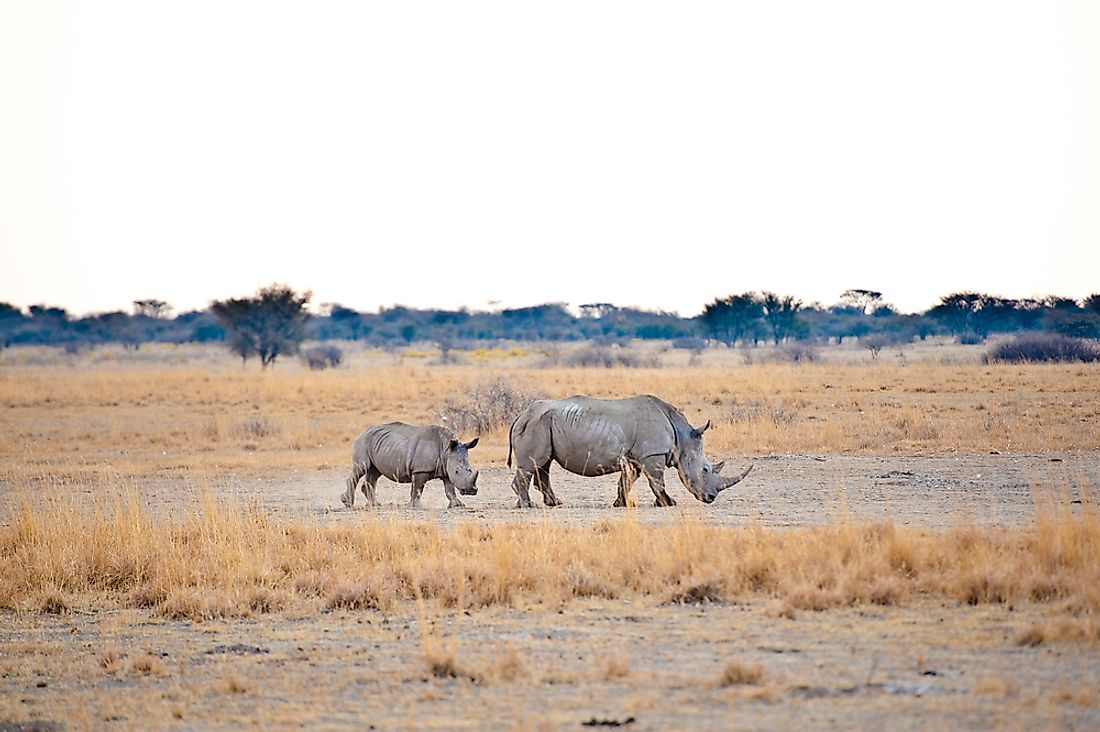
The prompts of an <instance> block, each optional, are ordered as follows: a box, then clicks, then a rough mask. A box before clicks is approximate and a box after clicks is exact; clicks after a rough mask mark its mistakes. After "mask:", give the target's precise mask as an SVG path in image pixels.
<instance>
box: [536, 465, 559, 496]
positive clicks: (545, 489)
mask: <svg viewBox="0 0 1100 732" xmlns="http://www.w3.org/2000/svg"><path fill="white" fill-rule="evenodd" d="M535 487H536V488H538V489H539V490H540V491H542V502H543V503H545V504H546V505H547V506H560V505H561V501H560V500H558V497H557V496H556V495H554V489H553V488H552V487H551V486H550V463H546V465H543V466H542V467H541V468H535Z"/></svg>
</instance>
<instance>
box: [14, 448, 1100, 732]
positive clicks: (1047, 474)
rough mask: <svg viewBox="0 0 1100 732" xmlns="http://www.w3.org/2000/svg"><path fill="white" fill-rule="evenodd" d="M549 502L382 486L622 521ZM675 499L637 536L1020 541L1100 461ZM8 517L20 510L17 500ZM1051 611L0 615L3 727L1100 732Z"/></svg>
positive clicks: (912, 471)
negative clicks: (1026, 639) (881, 531)
mask: <svg viewBox="0 0 1100 732" xmlns="http://www.w3.org/2000/svg"><path fill="white" fill-rule="evenodd" d="M735 462H736V461H735ZM554 480H555V486H556V490H557V491H558V494H559V496H560V497H561V498H563V499H564V500H565V501H566V505H565V506H563V507H561V508H557V509H553V510H532V511H519V510H516V509H513V508H511V507H510V506H511V504H512V493H511V490H510V488H509V481H510V476H509V474H508V472H507V471H506V470H504V469H486V470H483V472H482V478H481V491H480V492H479V494H478V495H477V496H472V497H468V498H467V499H466V500H467V504H468V505H467V508H466V509H460V510H447V509H445V508H444V507H443V506H444V505H445V502H444V499H443V492H442V486H441V485H439V484H438V483H433V484H429V487H428V489H427V490H426V491H425V504H426V507H425V508H424V509H421V510H411V509H408V508H407V507H405V506H404V505H403V503H404V501H405V500H407V493H406V491H407V488H406V487H405V486H397V485H394V484H391V483H387V482H382V483H380V490H379V496H380V498H381V500H382V501H383V503H384V504H386V505H384V506H383V507H381V508H380V509H376V510H375V511H376V512H377V513H379V514H381V515H383V516H386V517H390V518H393V519H395V520H405V519H416V520H435V521H440V522H443V523H454V522H458V521H485V522H501V521H517V520H518V521H542V520H550V521H568V522H571V523H578V524H585V523H594V522H597V521H601V520H605V519H609V518H610V519H615V518H616V517H619V516H623V515H625V514H626V512H624V511H614V510H612V509H610V508H608V504H609V503H610V502H611V500H612V499H613V497H614V490H615V478H614V476H612V477H606V478H591V479H582V478H577V477H574V476H569V475H566V474H565V473H564V472H563V471H560V470H555V472H554ZM668 480H669V485H670V493H671V494H672V495H673V496H674V497H675V498H676V499H677V500H678V501H679V506H677V507H676V508H674V509H671V510H668V509H665V510H662V509H657V508H654V507H653V506H652V505H651V497H650V493H649V489H648V486H646V485H645V483H644V482H639V484H638V485H636V486H635V493H634V495H635V497H636V498H637V499H638V500H639V503H640V505H639V506H638V508H637V509H636V510H635V511H631V512H630V515H631V516H633V517H635V518H636V519H637V520H640V521H646V522H649V521H653V522H658V521H678V520H684V519H687V520H703V521H707V522H718V523H725V524H729V525H734V526H743V525H748V524H751V523H753V522H759V523H760V524H762V525H769V526H801V525H813V524H822V523H831V522H838V521H843V520H845V517H850V518H851V519H852V520H856V521H886V520H889V521H894V522H897V523H899V524H911V525H918V526H928V527H948V526H956V525H973V524H982V525H984V524H993V525H1017V524H1028V523H1031V522H1033V521H1034V519H1035V515H1036V510H1037V508H1036V507H1037V505H1051V506H1058V507H1059V510H1061V509H1066V510H1070V511H1080V510H1082V506H1083V505H1084V504H1081V503H1079V502H1080V501H1082V500H1084V501H1085V503H1086V504H1087V503H1088V502H1089V501H1090V500H1092V499H1094V498H1095V490H1096V486H1097V485H1100V455H1097V454H1095V453H1066V454H1061V455H1050V454H1048V455H1004V454H996V455H990V454H961V455H926V456H888V457H866V456H863V457H842V456H828V457H818V456H775V457H769V458H766V459H757V460H756V467H755V470H754V472H753V473H752V474H751V475H750V476H749V478H747V479H746V480H745V481H744V483H743V484H741V485H739V486H737V487H735V488H734V489H731V490H730V491H729V492H728V493H725V494H723V495H722V496H721V497H720V499H719V501H718V502H716V503H715V504H713V505H712V506H709V507H708V506H703V505H702V504H699V503H698V502H696V501H695V500H694V499H692V498H691V497H690V496H689V495H688V494H687V492H686V491H685V490H684V489H683V488H682V487H681V486H680V485H679V482H678V479H677V478H675V477H674V472H673V471H669V475H668ZM123 487H129V488H132V489H133V490H135V491H137V492H138V493H139V494H140V495H143V496H145V497H147V498H148V500H149V502H150V504H151V505H153V506H156V507H157V508H158V510H186V506H187V505H188V500H189V498H188V497H189V496H190V495H191V494H193V493H194V492H195V491H196V490H199V489H202V488H210V489H212V490H214V491H215V492H216V493H223V492H230V493H233V494H236V495H237V496H239V497H240V498H241V499H242V500H245V501H251V500H255V501H259V502H260V503H261V504H262V505H263V506H264V507H265V508H267V509H269V510H271V511H272V512H273V513H277V514H284V515H287V514H289V515H293V516H300V517H302V518H305V519H308V520H319V521H322V522H355V521H360V520H362V519H363V517H365V516H366V515H367V509H357V510H354V511H348V510H346V509H344V508H342V507H341V506H339V504H338V498H337V496H338V494H339V492H340V491H341V490H342V487H343V473H341V472H337V471H318V472H316V473H312V474H309V475H305V476H299V475H291V476H287V477H283V478H276V479H262V480H260V479H237V478H232V477H229V478H225V477H213V478H210V479H207V480H197V481H196V480H185V479H182V478H176V479H159V480H155V481H134V482H130V483H125V484H124V486H123ZM83 490H92V489H89V488H84V489H83ZM3 495H5V496H6V497H7V498H8V499H9V500H7V501H5V502H4V503H5V504H6V505H7V507H8V508H9V509H10V506H11V500H10V499H11V498H12V497H13V492H12V491H11V489H10V486H9V487H7V488H6V489H5V491H4V494H3ZM1037 502H1038V503H1037ZM1050 612H1051V609H1050V608H1049V607H1044V606H1040V605H1035V606H1030V605H1029V606H1021V607H1006V606H978V607H968V606H960V605H958V604H957V603H956V602H954V601H943V602H940V601H937V600H935V599H934V598H925V599H922V600H919V601H917V602H916V604H910V605H906V606H903V607H886V608H882V607H877V606H875V607H869V608H867V607H865V608H851V609H840V610H829V611H825V612H819V613H814V612H805V611H800V612H798V613H797V614H794V616H793V617H788V615H790V613H789V612H785V611H783V610H781V609H780V607H779V605H778V603H775V602H771V601H768V600H766V599H765V600H760V601H757V602H753V603H750V604H745V605H741V604H704V605H695V606H676V605H672V606H670V605H661V604H657V603H656V602H655V601H651V600H644V601H635V602H629V601H599V602H589V601H575V602H572V603H567V604H565V605H561V606H553V607H549V606H539V605H532V606H526V607H523V606H521V607H518V608H492V609H484V610H479V611H474V612H472V613H464V612H453V611H445V610H440V609H438V608H434V607H430V606H429V607H427V608H420V609H418V608H417V606H416V605H415V604H407V605H405V606H402V607H401V608H399V609H398V610H397V611H396V612H394V613H389V614H385V613H380V612H376V611H361V612H349V611H335V612H325V611H323V610H321V609H320V608H319V607H318V608H317V610H316V612H310V613H298V614H297V615H295V614H289V615H288V614H273V615H267V616H260V617H259V618H257V619H253V620H244V621H241V620H237V621H212V622H207V623H198V624H196V623H190V622H176V621H167V620H163V619H160V618H157V617H153V616H151V615H150V614H149V613H146V612H144V611H135V610H104V611H100V612H95V613H90V614H84V613H67V614H64V613H63V614H59V615H51V614H41V615H36V614H29V615H28V614H19V615H14V614H5V615H4V616H3V617H2V622H3V624H4V627H5V630H4V633H3V636H2V638H0V658H2V660H0V722H3V723H6V724H7V726H0V728H2V729H29V728H30V727H26V726H23V727H19V726H13V723H19V724H26V723H29V722H31V721H34V720H38V721H40V722H43V723H44V724H47V725H53V727H52V728H62V727H66V728H107V729H112V728H118V729H137V728H145V727H149V726H156V727H178V728H181V729H208V728H234V727H237V726H240V725H253V726H258V727H264V728H266V727H288V726H307V727H311V728H312V727H321V728H325V727H327V728H345V727H356V728H369V727H370V726H371V725H373V726H374V728H376V729H407V728H413V727H417V728H438V729H455V728H494V729H496V728H517V729H531V728H535V729H538V728H546V729H582V728H587V726H610V725H626V726H627V727H628V728H630V729H654V730H656V729H669V728H688V727H690V728H702V729H729V728H734V727H742V726H748V727H757V728H791V727H795V726H807V725H808V726H810V727H813V728H844V729H850V728H872V727H881V726H883V725H884V724H887V723H888V724H889V726H890V727H891V728H893V729H925V728H952V729H964V728H970V729H984V728H989V727H1001V728H1010V729H1014V728H1027V729H1033V728H1036V727H1054V728H1059V729H1089V728H1096V727H1097V725H1100V649H1097V648H1096V647H1095V646H1091V645H1071V644H1064V643H1063V644H1058V643H1055V644H1045V645H1041V646H1036V647H1032V646H1027V645H1021V643H1020V642H1019V638H1020V636H1021V633H1023V631H1025V630H1026V629H1027V628H1028V627H1029V626H1031V625H1032V624H1034V623H1036V622H1040V621H1042V620H1043V618H1044V617H1046V615H1047V614H1049V613H1050ZM426 634H427V635H426ZM425 637H427V638H428V640H427V641H426V640H425ZM430 642H434V643H436V644H437V645H438V646H439V647H440V648H442V649H443V652H444V655H447V654H448V653H449V654H453V663H452V664H450V665H449V666H447V668H446V669H445V670H444V671H443V676H442V677H440V676H436V675H434V674H433V673H432V671H431V670H430V668H429V666H428V664H427V663H426V661H425V649H426V648H427V646H426V643H430ZM730 662H733V663H735V664H741V665H742V667H743V668H747V669H749V670H750V672H751V671H753V669H754V668H755V667H757V666H758V667H759V668H758V669H756V673H749V674H748V676H749V678H748V679H747V680H748V683H739V684H733V685H730V686H723V685H722V684H721V681H720V680H721V678H722V675H723V670H724V668H725V665H726V664H727V663H730ZM451 673H454V674H456V675H457V676H455V677H452V676H450V675H449V674H451ZM757 675H758V678H754V677H755V676H757ZM47 728H49V727H47Z"/></svg>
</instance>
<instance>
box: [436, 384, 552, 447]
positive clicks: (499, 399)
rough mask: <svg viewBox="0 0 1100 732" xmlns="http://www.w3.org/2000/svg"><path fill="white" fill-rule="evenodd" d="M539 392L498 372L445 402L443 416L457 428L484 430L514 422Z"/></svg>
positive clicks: (442, 410)
mask: <svg viewBox="0 0 1100 732" xmlns="http://www.w3.org/2000/svg"><path fill="white" fill-rule="evenodd" d="M538 398H539V395H537V394H535V393H534V392H533V391H531V390H530V389H528V388H527V387H526V386H522V385H519V384H516V383H515V382H513V381H512V380H511V379H508V378H506V377H503V376H498V377H497V378H495V379H489V380H487V381H481V382H479V383H477V384H474V385H473V386H470V387H467V388H466V389H465V390H464V391H463V392H462V394H461V395H459V396H457V397H448V398H447V400H446V401H444V402H443V408H442V409H441V410H440V416H441V417H442V418H443V421H444V422H446V423H447V424H448V425H449V426H450V427H451V428H452V429H454V430H455V431H457V432H464V433H465V432H474V433H476V434H479V435H480V434H484V433H486V432H490V431H492V430H494V429H496V428H497V427H502V426H504V425H507V424H511V422H512V420H513V419H515V418H516V415H518V414H519V413H520V411H521V410H522V409H523V408H524V407H526V406H527V405H528V404H529V403H531V401H533V400H535V399H538Z"/></svg>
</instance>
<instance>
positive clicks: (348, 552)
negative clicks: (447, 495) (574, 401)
mask: <svg viewBox="0 0 1100 732" xmlns="http://www.w3.org/2000/svg"><path fill="white" fill-rule="evenodd" d="M181 515H182V518H181V519H179V520H175V519H169V518H164V517H157V516H155V515H154V514H153V513H151V512H150V511H149V509H147V508H145V507H144V506H143V504H141V502H140V501H138V500H137V499H135V498H133V497H126V496H115V497H114V498H113V499H112V500H111V501H109V502H104V501H96V500H93V501H91V504H90V507H89V504H88V503H87V502H78V501H76V500H48V501H41V500H38V501H35V500H32V499H31V498H30V497H29V496H27V497H25V498H24V500H23V503H22V507H21V508H20V509H19V510H18V512H17V513H16V514H15V515H14V517H13V519H12V522H11V524H10V525H8V526H5V527H2V528H0V581H2V582H3V584H4V586H5V587H7V588H8V591H9V595H10V597H9V604H10V605H11V606H13V607H15V608H17V609H19V610H43V609H48V611H51V612H58V611H62V610H63V609H66V610H67V609H70V608H72V609H83V608H89V607H90V608H101V607H118V606H123V607H138V608H149V609H151V610H152V611H153V612H155V613H157V614H160V615H162V616H165V617H168V618H177V619H189V620H194V621H202V620H208V619H212V618H218V617H244V616H252V615H256V614H260V613H265V612H272V611H276V610H280V609H284V608H305V609H307V610H321V609H324V608H325V607H327V608H344V609H347V610H353V611H362V610H372V611H387V610H390V609H392V608H394V607H395V605H396V604H397V603H401V602H406V601H411V600H414V599H417V598H424V599H428V600H433V601H435V602H437V603H438V604H439V605H440V606H442V607H449V608H459V609H464V608H480V607H485V606H494V605H503V606H509V605H514V604H517V603H528V602H536V603H547V604H550V605H553V604H556V603H561V602H562V601H568V600H570V599H571V598H574V597H586V596H592V595H593V594H598V595H600V596H603V597H607V598H630V597H646V598H651V599H652V600H653V601H655V602H661V603H664V602H685V601H694V602H703V601H705V602H722V601H741V600H743V599H748V598H759V597H765V598H768V597H770V598H776V599H777V600H778V601H779V602H780V603H782V604H783V605H784V606H789V607H791V608H795V609H800V610H811V611H818V610H825V609H829V608H833V607H841V606H851V605H868V604H875V603H878V604H890V605H897V604H905V603H907V602H909V601H911V600H914V599H918V598H921V597H924V596H936V597H946V598H949V599H951V600H953V601H954V602H957V603H960V604H972V605H976V604H998V603H1043V604H1045V605H1046V606H1048V607H1050V608H1051V609H1052V611H1053V613H1052V615H1051V617H1052V621H1051V625H1050V626H1049V627H1048V626H1044V627H1042V628H1037V629H1034V630H1032V631H1029V633H1030V635H1027V636H1026V637H1021V640H1020V642H1021V643H1029V644H1036V643H1043V642H1048V641H1050V640H1077V641H1085V642H1090V643H1092V642H1097V641H1100V633H1098V632H1097V627H1098V623H1097V612H1098V611H1100V517H1098V515H1097V513H1096V512H1095V511H1094V510H1092V509H1091V507H1089V506H1086V507H1085V511H1084V512H1082V513H1080V514H1077V515H1072V514H1069V513H1068V512H1063V513H1046V512H1044V513H1041V514H1040V519H1039V522H1038V525H1037V526H1036V527H1033V528H995V529H979V528H974V527H967V528H959V529H952V530H942V531H933V530H923V529H908V528H901V527H897V526H894V525H890V524H875V525H859V524H842V525H839V526H829V527H814V528H804V529H794V530H784V529H770V530H769V529H763V528H760V527H752V528H744V529H740V528H729V527H716V526H706V525H702V524H695V523H689V522H681V523H678V524H673V525H664V526H651V525H639V524H638V523H636V522H634V521H632V520H631V519H630V517H629V516H627V517H626V518H625V519H624V520H618V521H605V522H601V523H599V524H597V525H596V526H592V527H578V526H569V525H560V524H551V523H549V522H543V523H538V524H499V525H492V526H485V525H480V524H462V525H459V526H456V527H453V528H442V527H440V526H437V525H435V524H426V523H413V522H401V521H394V520H383V519H377V518H375V519H371V518H368V519H366V520H364V521H363V522H362V523H360V524H358V525H355V526H332V525H320V524H317V523H313V522H309V521H290V520H281V519H277V518H275V517H273V516H271V515H269V514H266V513H264V512H262V511H260V510H259V509H257V508H255V507H242V506H238V505H234V504H233V503H230V502H227V501H222V500H215V499H214V498H212V497H211V496H209V495H205V496H202V497H200V498H197V499H196V502H195V505H193V506H191V507H190V508H188V509H187V510H185V511H182V512H181ZM43 598H49V599H48V601H47V600H44V599H43ZM792 615H793V613H792ZM429 655H433V654H429ZM443 656H446V654H445V653H444V654H443ZM433 657H434V655H433ZM443 666H446V664H443ZM441 667H442V666H441Z"/></svg>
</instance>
